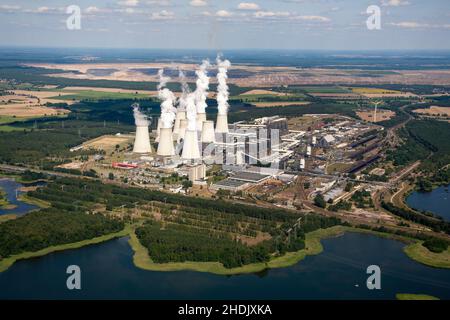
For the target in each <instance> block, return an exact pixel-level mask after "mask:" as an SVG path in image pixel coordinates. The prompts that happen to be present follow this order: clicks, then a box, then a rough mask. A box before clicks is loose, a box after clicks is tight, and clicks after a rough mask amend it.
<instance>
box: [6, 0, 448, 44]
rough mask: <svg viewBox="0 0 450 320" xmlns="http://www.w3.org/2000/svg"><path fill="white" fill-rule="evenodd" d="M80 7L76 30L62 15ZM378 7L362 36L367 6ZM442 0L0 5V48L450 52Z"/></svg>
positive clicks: (119, 0) (125, 0)
mask: <svg viewBox="0 0 450 320" xmlns="http://www.w3.org/2000/svg"><path fill="white" fill-rule="evenodd" d="M71 5H75V6H78V7H79V8H80V27H81V28H80V29H75V30H74V29H69V28H68V27H67V19H68V18H69V17H70V14H68V13H67V12H66V10H67V8H68V7H69V6H71ZM371 5H375V6H378V7H379V8H380V21H381V29H378V30H377V29H375V30H369V29H368V27H367V24H366V20H367V19H368V17H369V16H370V14H368V13H367V8H368V7H369V6H371ZM449 39H450V1H449V0H428V1H426V0H244V1H240V0H96V1H88V0H69V1H65V0H0V46H40V47H98V48H100V47H106V48H109V47H116V48H162V49H178V48H179V49H194V48H196V49H211V50H227V49H256V48H259V49H297V50H302V49H308V50H309V49H319V50H386V49H388V50H409V49H411V50H417V49H427V50H428V49H431V50H433V49H446V50H447V49H450V41H449Z"/></svg>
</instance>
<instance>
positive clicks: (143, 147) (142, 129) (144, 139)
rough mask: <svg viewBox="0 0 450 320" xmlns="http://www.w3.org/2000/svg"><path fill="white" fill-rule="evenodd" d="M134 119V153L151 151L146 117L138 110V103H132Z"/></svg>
mask: <svg viewBox="0 0 450 320" xmlns="http://www.w3.org/2000/svg"><path fill="white" fill-rule="evenodd" d="M132 107H133V115H134V121H135V123H136V137H135V140H134V146H133V152H134V153H151V152H152V147H151V146H150V137H149V134H148V127H149V124H150V123H149V121H148V119H147V117H146V116H145V115H144V114H142V113H141V112H140V111H139V104H137V103H135V104H133V105H132Z"/></svg>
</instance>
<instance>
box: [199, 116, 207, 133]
mask: <svg viewBox="0 0 450 320" xmlns="http://www.w3.org/2000/svg"><path fill="white" fill-rule="evenodd" d="M203 121H206V113H197V130H198V131H200V132H202V129H203Z"/></svg>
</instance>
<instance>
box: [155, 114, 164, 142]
mask: <svg viewBox="0 0 450 320" xmlns="http://www.w3.org/2000/svg"><path fill="white" fill-rule="evenodd" d="M161 124H162V120H161V118H159V119H158V127H157V128H156V139H155V142H159V135H160V134H161Z"/></svg>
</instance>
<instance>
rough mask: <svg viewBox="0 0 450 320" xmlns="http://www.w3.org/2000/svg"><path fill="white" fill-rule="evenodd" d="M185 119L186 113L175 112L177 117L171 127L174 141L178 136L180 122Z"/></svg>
mask: <svg viewBox="0 0 450 320" xmlns="http://www.w3.org/2000/svg"><path fill="white" fill-rule="evenodd" d="M185 119H186V111H177V116H176V118H175V125H174V126H173V137H174V138H175V139H177V138H178V135H179V133H180V123H181V120H185Z"/></svg>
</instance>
